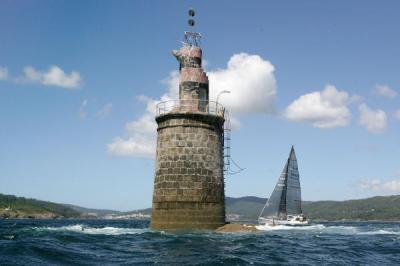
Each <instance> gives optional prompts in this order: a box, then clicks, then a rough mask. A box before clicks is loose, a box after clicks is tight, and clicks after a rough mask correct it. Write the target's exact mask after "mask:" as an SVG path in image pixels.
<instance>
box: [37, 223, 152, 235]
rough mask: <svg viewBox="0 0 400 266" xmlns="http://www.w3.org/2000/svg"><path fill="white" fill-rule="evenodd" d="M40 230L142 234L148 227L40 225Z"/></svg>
mask: <svg viewBox="0 0 400 266" xmlns="http://www.w3.org/2000/svg"><path fill="white" fill-rule="evenodd" d="M36 229H38V230H49V231H69V232H75V233H82V234H90V235H133V234H142V233H145V232H148V231H149V230H148V229H141V228H122V227H111V226H106V227H101V228H96V227H87V226H85V225H82V224H75V225H67V226H60V227H38V228H36Z"/></svg>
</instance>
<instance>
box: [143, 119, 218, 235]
mask: <svg viewBox="0 0 400 266" xmlns="http://www.w3.org/2000/svg"><path fill="white" fill-rule="evenodd" d="M156 121H157V123H158V129H157V131H158V137H157V155H156V173H155V181H154V194H153V209H152V220H151V225H150V226H151V228H153V229H163V230H168V229H171V230H174V229H211V230H212V229H216V228H218V227H220V226H222V225H224V224H225V193H224V176H223V164H224V162H223V124H224V118H223V117H222V116H218V115H213V114H209V113H200V112H198V113H195V112H194V113H167V114H165V115H161V116H158V117H157V118H156Z"/></svg>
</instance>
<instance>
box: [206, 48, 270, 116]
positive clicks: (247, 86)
mask: <svg viewBox="0 0 400 266" xmlns="http://www.w3.org/2000/svg"><path fill="white" fill-rule="evenodd" d="M208 76H209V79H210V100H212V101H215V100H216V97H217V95H218V94H219V93H220V92H221V91H223V90H228V91H230V92H231V93H230V94H225V95H223V96H221V97H220V98H219V102H220V103H222V104H223V105H224V106H225V107H227V108H228V110H230V111H231V112H232V113H233V114H241V113H260V112H265V113H272V112H273V111H274V106H273V101H274V98H275V95H276V81H275V76H274V66H273V65H272V64H271V63H270V62H269V61H266V60H264V59H263V58H261V57H260V56H258V55H249V54H246V53H240V54H234V55H233V56H232V57H231V58H230V59H229V61H228V64H227V68H226V69H218V70H216V71H211V72H209V73H208Z"/></svg>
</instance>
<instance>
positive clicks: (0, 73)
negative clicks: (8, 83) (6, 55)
mask: <svg viewBox="0 0 400 266" xmlns="http://www.w3.org/2000/svg"><path fill="white" fill-rule="evenodd" d="M7 79H8V69H7V68H6V67H1V66H0V80H7Z"/></svg>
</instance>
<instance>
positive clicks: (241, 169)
mask: <svg viewBox="0 0 400 266" xmlns="http://www.w3.org/2000/svg"><path fill="white" fill-rule="evenodd" d="M230 159H231V161H232V163H233V164H234V165H235V166H236V167H237V168H238V169H239V172H241V171H244V170H246V168H242V167H240V166H239V165H238V164H237V163H236V162H235V161H234V160H233V159H232V157H231V158H230Z"/></svg>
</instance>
